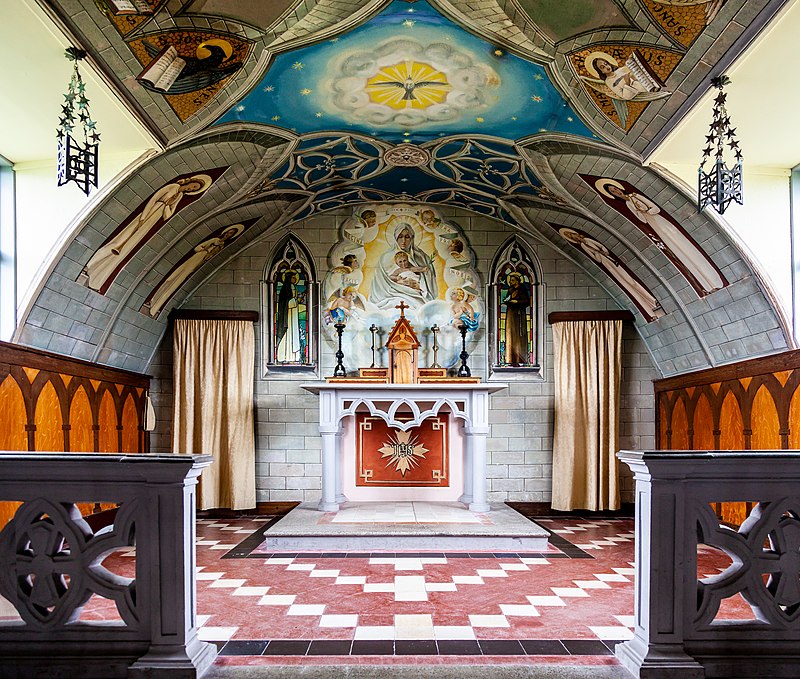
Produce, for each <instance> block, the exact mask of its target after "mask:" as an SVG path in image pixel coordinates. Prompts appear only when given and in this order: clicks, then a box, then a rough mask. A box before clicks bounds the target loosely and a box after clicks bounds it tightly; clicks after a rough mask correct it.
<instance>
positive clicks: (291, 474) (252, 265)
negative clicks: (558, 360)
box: [149, 211, 659, 502]
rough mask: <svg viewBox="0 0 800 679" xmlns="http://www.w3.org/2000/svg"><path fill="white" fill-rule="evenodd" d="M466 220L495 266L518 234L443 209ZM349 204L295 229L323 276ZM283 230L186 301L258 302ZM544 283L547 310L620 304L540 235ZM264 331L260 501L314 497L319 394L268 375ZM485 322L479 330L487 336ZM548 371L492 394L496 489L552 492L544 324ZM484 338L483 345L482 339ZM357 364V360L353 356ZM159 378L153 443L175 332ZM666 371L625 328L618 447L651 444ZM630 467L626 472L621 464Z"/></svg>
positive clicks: (155, 445) (162, 415)
mask: <svg viewBox="0 0 800 679" xmlns="http://www.w3.org/2000/svg"><path fill="white" fill-rule="evenodd" d="M444 214H445V215H446V216H447V217H449V218H450V219H451V220H452V221H455V222H457V223H458V224H460V225H461V226H462V228H463V229H464V231H465V234H466V236H467V238H468V239H469V241H470V243H471V245H472V247H473V249H474V251H475V253H476V255H477V257H478V261H477V267H476V268H477V270H478V271H479V272H480V274H481V276H482V277H483V278H484V280H483V281H482V282H483V283H485V282H486V280H485V278H486V276H487V275H488V271H489V267H490V263H491V260H492V258H493V257H494V255H495V253H496V251H497V249H498V248H499V247H500V246H501V245H502V244H503V243H504V242H505V241H506V239H507V238H509V237H510V236H511V235H512V232H511V231H510V230H509V229H507V228H506V227H504V226H503V225H502V224H501V223H499V222H496V221H494V220H489V219H487V218H483V217H478V216H474V215H470V214H468V213H464V212H460V211H451V212H445V213H444ZM346 216H347V214H346V213H342V214H338V215H332V214H327V215H322V216H319V217H315V218H313V219H310V220H307V221H306V222H303V223H301V224H298V225H297V227H296V228H295V229H293V233H294V234H295V235H296V236H297V237H298V238H300V239H301V240H302V241H303V243H304V244H305V245H306V246H307V248H308V250H309V251H310V253H311V255H312V257H313V258H314V264H315V266H316V267H317V275H318V278H323V277H324V274H325V272H326V271H327V255H328V251H329V250H330V248H331V246H332V245H333V243H334V242H335V240H336V238H337V234H338V227H339V224H340V222H341V221H342V220H343V219H345V218H346ZM284 235H285V231H281V232H279V233H274V234H272V235H271V236H270V237H268V238H266V239H261V240H259V241H258V242H256V243H254V244H252V245H251V246H250V247H248V248H247V249H245V250H244V251H242V252H241V253H240V254H239V255H238V256H237V257H235V258H234V259H232V260H231V261H230V262H228V264H227V265H226V267H225V268H224V269H221V270H219V271H218V272H216V273H215V274H214V275H213V276H211V277H210V278H209V279H208V280H207V281H206V282H205V283H204V284H202V285H201V286H200V287H199V288H198V289H197V290H196V291H195V293H194V294H193V295H192V297H191V298H190V299H189V301H188V302H187V303H186V304H185V305H184V308H202V309H252V310H259V311H261V309H260V292H259V290H260V288H259V281H260V280H261V279H262V277H263V274H264V268H265V266H267V264H268V262H269V258H270V256H271V252H272V249H273V247H274V246H275V244H276V243H277V242H278V241H279V240H280V239H281V238H283V236H284ZM529 244H530V245H531V250H532V251H533V252H534V253H535V254H536V255H537V257H538V258H539V261H540V262H541V267H542V270H541V272H540V273H541V277H542V281H543V282H544V283H545V285H546V290H547V295H546V302H545V305H546V306H545V314H547V313H550V312H552V311H585V310H606V309H616V308H618V307H617V304H616V302H614V300H613V299H612V298H611V297H610V296H609V295H608V294H607V293H606V291H605V290H604V289H603V288H601V287H600V286H599V285H598V284H597V283H596V282H595V280H594V279H592V278H591V277H590V276H588V275H587V274H586V273H585V272H583V271H582V270H581V269H579V268H578V267H577V266H576V265H574V264H573V263H572V262H569V261H568V260H565V259H564V258H562V257H561V256H560V255H559V254H558V253H557V252H556V251H555V250H553V249H551V248H549V247H546V246H541V245H537V244H533V243H529ZM258 330H259V329H257V332H256V338H257V351H256V353H257V369H256V383H255V401H256V403H255V406H256V486H257V496H258V500H259V501H260V502H269V501H272V502H279V501H293V500H298V501H300V500H302V501H313V500H317V499H318V498H319V493H320V487H321V466H320V439H319V435H318V429H317V424H318V403H317V397H316V396H313V395H311V394H308V393H307V392H306V391H304V390H302V389H301V388H300V386H299V385H300V383H301V382H302V381H305V380H287V379H276V378H265V377H263V371H262V369H261V357H260V354H261V347H260V339H261V338H260V332H258ZM483 332H484V331H483V330H482V331H479V335H480V337H479V339H483ZM545 338H546V346H545V347H544V352H543V362H544V371H543V379H541V380H539V381H531V382H512V383H511V384H510V386H509V388H508V389H507V390H506V391H503V392H500V393H499V394H498V395H495V396H493V397H492V400H491V412H490V423H491V433H490V436H489V440H488V450H489V469H488V476H489V499H490V501H492V502H502V501H504V500H517V501H532V502H546V501H549V499H550V483H551V475H552V472H551V469H552V437H553V392H554V383H553V369H552V363H553V361H552V353H553V345H552V332H551V329H550V327H549V325H548V326H547V328H546V332H545ZM477 346H481V347H485V342H483V341H480V342H478V344H477ZM333 352H334V348H333V347H332V345H331V344H329V343H328V342H327V340H324V339H323V340H322V351H321V363H322V369H321V375H322V376H325V375H330V374H331V373H332V371H333V365H334V364H335V359H334V357H333ZM470 365H471V367H472V368H473V373H474V374H476V375H481V376H484V375H485V369H486V356H485V348H483V349H477V348H476V350H475V351H474V353H473V355H472V357H471V360H470ZM350 367H351V368H353V367H355V366H350ZM149 372H150V374H152V375H153V377H154V378H155V379H154V380H153V383H152V390H151V394H152V396H153V399H154V402H155V404H156V410H157V414H158V428H157V431H156V432H155V433H154V434H153V435H152V439H151V446H152V450H153V451H162V450H169V449H170V445H171V408H172V377H171V375H172V335H171V333H167V335H165V337H164V338H163V340H162V343H161V346H160V348H159V350H158V351H157V352H156V355H155V358H154V361H153V363H152V364H151V365H150V368H149ZM657 377H659V375H658V371H657V370H656V369H655V367H654V365H653V363H652V360H651V358H650V355H649V353H648V352H647V349H646V346H645V344H644V342H643V341H642V340H641V338H640V337H639V335H638V333H637V332H636V330H635V329H634V328H633V327H626V329H625V333H624V338H623V373H622V389H621V416H620V427H621V429H620V433H621V437H620V447H621V448H629V449H647V448H650V449H652V448H653V447H654V446H655V436H654V401H653V387H652V380H653V379H655V378H657ZM623 474H624V472H623ZM623 489H624V496H623V499H624V500H625V501H632V500H633V494H632V490H633V486H632V482H631V480H630V477H626V476H623Z"/></svg>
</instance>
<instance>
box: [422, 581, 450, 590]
mask: <svg viewBox="0 0 800 679" xmlns="http://www.w3.org/2000/svg"><path fill="white" fill-rule="evenodd" d="M425 591H427V592H457V591H458V588H457V587H456V583H454V582H428V583H426V584H425Z"/></svg>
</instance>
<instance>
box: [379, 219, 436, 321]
mask: <svg viewBox="0 0 800 679" xmlns="http://www.w3.org/2000/svg"><path fill="white" fill-rule="evenodd" d="M392 239H393V242H394V244H395V248H393V249H390V250H388V251H387V252H385V253H384V254H383V255H382V256H381V258H380V261H379V262H378V266H377V267H376V268H375V277H374V278H373V279H372V288H371V290H370V300H371V301H373V302H374V303H375V304H376V305H377V306H378V308H379V309H387V308H389V307H392V306H394V305H395V304H396V302H397V301H398V300H402V301H405V302H407V303H409V304H410V305H411V306H412V308H417V307H419V306H422V305H423V304H425V302H430V301H431V300H434V299H436V298H437V296H438V286H437V283H436V271H435V270H434V268H433V261H432V257H431V256H428V255H427V254H425V252H423V251H422V250H421V249H420V248H419V247H417V246H416V244H415V234H414V228H413V227H412V226H411V225H410V224H409V223H408V222H402V221H401V222H399V223H398V224H397V225H396V226H395V227H394V230H393V232H392ZM390 242H391V241H390ZM400 253H404V254H405V255H406V256H407V257H408V265H409V268H410V269H411V271H412V272H413V273H414V274H416V275H418V276H419V280H418V281H416V283H417V285H416V287H415V286H413V285H409V284H408V282H407V280H406V281H404V282H397V281H395V280H393V279H392V275H393V274H394V273H396V270H397V267H398V265H397V264H396V262H395V256H396V255H398V254H400Z"/></svg>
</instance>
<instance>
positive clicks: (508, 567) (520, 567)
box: [500, 563, 530, 571]
mask: <svg viewBox="0 0 800 679" xmlns="http://www.w3.org/2000/svg"><path fill="white" fill-rule="evenodd" d="M500 568H502V569H503V570H504V571H529V570H530V568H529V567H528V566H527V565H526V564H524V563H501V564H500Z"/></svg>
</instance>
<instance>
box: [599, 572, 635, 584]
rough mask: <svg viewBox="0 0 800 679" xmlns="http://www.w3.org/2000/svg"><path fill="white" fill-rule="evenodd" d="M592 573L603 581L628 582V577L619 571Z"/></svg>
mask: <svg viewBox="0 0 800 679" xmlns="http://www.w3.org/2000/svg"><path fill="white" fill-rule="evenodd" d="M593 575H594V577H596V578H597V579H598V580H602V581H603V582H630V579H628V578H626V577H625V576H624V575H620V574H619V573H599V574H598V573H593Z"/></svg>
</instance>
